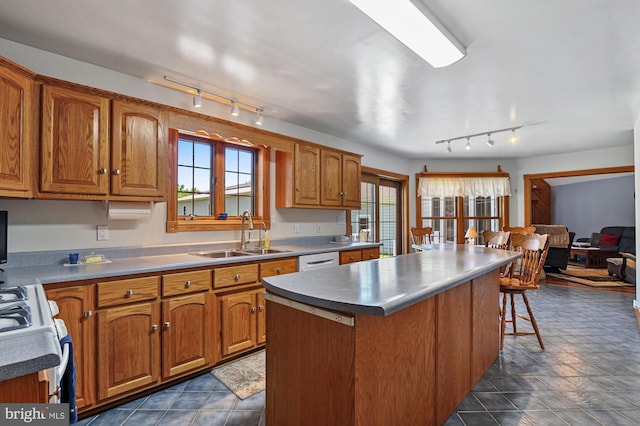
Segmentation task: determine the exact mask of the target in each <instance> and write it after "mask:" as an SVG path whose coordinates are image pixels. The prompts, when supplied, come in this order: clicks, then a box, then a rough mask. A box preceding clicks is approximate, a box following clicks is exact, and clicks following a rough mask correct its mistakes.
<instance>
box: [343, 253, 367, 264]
mask: <svg viewBox="0 0 640 426" xmlns="http://www.w3.org/2000/svg"><path fill="white" fill-rule="evenodd" d="M361 260H362V250H343V251H341V252H340V264H341V265H344V264H347V263H354V262H360V261H361Z"/></svg>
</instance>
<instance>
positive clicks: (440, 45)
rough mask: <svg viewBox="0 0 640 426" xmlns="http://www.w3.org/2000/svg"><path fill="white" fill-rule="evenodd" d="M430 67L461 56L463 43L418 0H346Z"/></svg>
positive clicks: (464, 52) (455, 59)
mask: <svg viewBox="0 0 640 426" xmlns="http://www.w3.org/2000/svg"><path fill="white" fill-rule="evenodd" d="M349 1H350V2H351V3H352V4H353V5H354V6H356V7H357V8H358V9H360V10H361V11H362V12H364V14H365V15H367V16H368V17H369V18H371V19H372V20H373V21H374V22H376V23H377V24H378V25H380V26H381V27H382V28H384V29H385V30H387V31H388V32H389V33H390V34H391V35H392V36H394V37H395V38H397V39H398V40H399V41H400V42H402V43H403V44H404V45H405V46H407V47H408V48H409V49H411V50H413V51H414V52H415V53H416V54H418V55H419V56H420V57H421V58H422V59H424V60H425V61H427V62H428V63H429V64H431V66H433V67H434V68H441V67H446V66H447V65H451V64H453V63H454V62H456V61H459V60H460V59H462V58H463V57H464V56H465V55H466V54H467V51H466V49H465V48H464V46H463V45H462V44H461V43H460V42H459V41H458V40H456V38H455V37H454V36H453V35H452V34H451V33H450V32H449V31H447V29H446V28H445V27H444V26H443V25H442V24H441V23H440V22H439V21H438V20H437V19H436V18H435V16H433V15H432V14H431V12H429V10H427V8H426V7H425V6H424V5H423V4H422V3H421V2H420V0H395V1H389V0H349Z"/></svg>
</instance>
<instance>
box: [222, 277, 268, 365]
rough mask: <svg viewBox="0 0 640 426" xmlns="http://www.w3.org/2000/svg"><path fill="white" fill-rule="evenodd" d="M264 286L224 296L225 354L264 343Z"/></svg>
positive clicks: (225, 355)
mask: <svg viewBox="0 0 640 426" xmlns="http://www.w3.org/2000/svg"><path fill="white" fill-rule="evenodd" d="M263 292H264V289H262V288H260V289H252V290H246V291H239V292H237V293H233V294H227V295H224V296H221V297H220V315H221V323H220V328H221V338H222V357H223V358H224V357H227V356H230V355H237V354H238V353H240V352H242V351H246V350H249V349H252V348H255V347H256V346H258V345H260V344H262V343H264V341H265V324H264V321H265V304H264V298H263V296H262V293H263Z"/></svg>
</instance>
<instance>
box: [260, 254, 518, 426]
mask: <svg viewBox="0 0 640 426" xmlns="http://www.w3.org/2000/svg"><path fill="white" fill-rule="evenodd" d="M518 256H519V254H518V253H515V252H510V251H505V250H495V249H488V248H484V247H478V246H468V245H466V246H463V245H460V246H458V245H434V246H433V247H432V249H431V250H427V251H424V252H421V253H414V254H409V255H404V256H397V257H394V258H387V259H380V260H374V261H370V262H362V263H358V264H353V265H343V266H339V267H336V268H331V269H325V270H321V271H315V272H301V273H296V274H288V275H284V276H278V277H268V278H265V279H263V284H264V286H265V287H266V288H267V291H268V292H267V294H266V295H265V298H266V299H267V335H268V336H269V338H268V341H267V392H266V405H265V410H266V421H267V424H277V425H287V424H291V425H296V424H310V423H313V424H327V425H334V424H341V425H372V424H381V425H383V424H384V425H386V424H396V423H397V422H398V421H401V422H402V423H403V424H421V425H429V424H442V423H443V422H444V421H445V420H446V419H447V418H448V417H449V415H450V414H451V413H452V412H453V411H454V410H455V408H456V407H457V405H458V404H459V403H460V402H461V401H462V400H463V399H464V397H465V396H466V395H467V393H468V392H469V391H470V390H471V389H472V387H473V386H474V385H475V383H476V382H477V381H478V380H479V379H480V378H481V377H482V375H483V374H484V372H485V371H486V370H487V369H488V368H489V366H490V365H491V364H492V363H493V361H494V360H495V359H496V357H497V355H498V352H499V306H498V301H499V283H498V275H499V268H500V266H503V265H506V264H507V263H509V262H511V261H512V260H514V259H516V258H517V257H518Z"/></svg>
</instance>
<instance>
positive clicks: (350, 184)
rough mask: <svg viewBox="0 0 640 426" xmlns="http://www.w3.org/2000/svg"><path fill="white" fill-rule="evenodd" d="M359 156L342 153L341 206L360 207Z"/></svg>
mask: <svg viewBox="0 0 640 426" xmlns="http://www.w3.org/2000/svg"><path fill="white" fill-rule="evenodd" d="M360 181H361V165H360V157H359V156H355V155H347V154H343V155H342V206H343V207H354V208H358V209H359V208H360V197H361V194H360Z"/></svg>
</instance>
